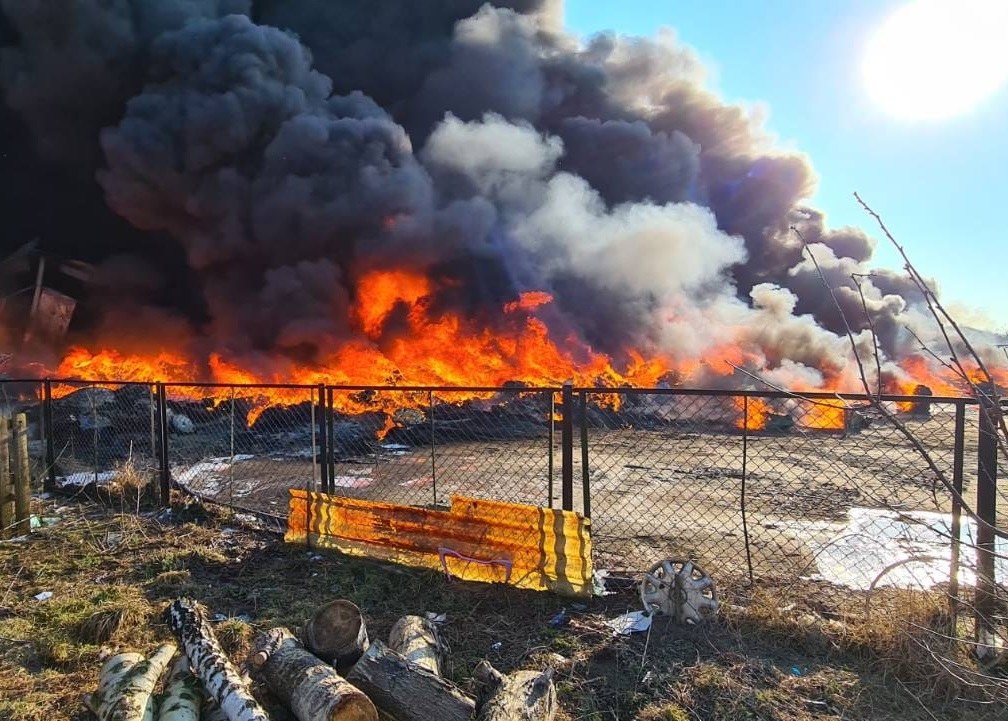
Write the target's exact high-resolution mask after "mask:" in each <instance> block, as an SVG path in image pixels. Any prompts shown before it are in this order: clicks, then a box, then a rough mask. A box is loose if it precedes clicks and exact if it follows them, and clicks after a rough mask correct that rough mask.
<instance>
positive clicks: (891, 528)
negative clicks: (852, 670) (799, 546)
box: [780, 508, 1008, 590]
mask: <svg viewBox="0 0 1008 721" xmlns="http://www.w3.org/2000/svg"><path fill="white" fill-rule="evenodd" d="M780 525H781V526H782V527H787V528H789V529H790V530H791V531H793V532H794V533H795V535H796V536H798V537H799V538H804V539H805V541H806V543H807V544H808V546H809V549H810V550H811V552H812V554H813V556H814V557H815V563H816V569H815V573H814V574H813V575H812V577H813V578H816V579H821V580H825V581H830V582H831V583H836V584H839V585H843V586H848V587H850V588H854V589H858V590H868V589H869V588H870V587H871V586H872V583H873V582H874V584H875V587H876V588H879V587H882V586H891V587H895V588H922V587H923V588H928V587H931V586H934V585H936V584H939V583H945V582H947V581H948V579H949V564H950V562H951V552H952V551H951V538H952V516H951V514H947V513H936V512H932V511H890V510H883V509H875V508H851V509H850V510H849V511H848V516H847V522H846V523H841V524H836V523H833V524H823V523H815V522H801V521H798V522H794V523H787V524H785V523H781V524H780ZM959 537H960V539H961V541H962V546H961V550H960V569H959V582H960V583H961V584H963V585H972V584H973V583H975V581H976V574H975V567H976V560H975V559H976V551H975V549H974V546H975V544H976V524H975V523H974V522H973V521H972V520H969V519H967V518H965V517H964V518H963V520H962V528H961V529H960V534H959ZM995 550H996V557H995V561H994V563H995V577H996V578H997V580H998V581H999V582H1001V583H1005V582H1008V539H1004V538H997V539H996V540H995Z"/></svg>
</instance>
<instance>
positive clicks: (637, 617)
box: [606, 611, 651, 636]
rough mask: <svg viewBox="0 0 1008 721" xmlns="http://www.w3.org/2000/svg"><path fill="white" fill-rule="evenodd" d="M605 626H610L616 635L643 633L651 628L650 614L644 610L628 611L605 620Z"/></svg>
mask: <svg viewBox="0 0 1008 721" xmlns="http://www.w3.org/2000/svg"><path fill="white" fill-rule="evenodd" d="M606 626H608V627H609V628H611V629H612V630H613V631H614V632H615V634H616V635H617V636H629V635H630V634H632V633H643V632H644V631H647V630H648V629H649V628H651V614H649V613H646V612H644V611H628V612H627V613H624V614H623V615H621V616H617V617H616V618H611V619H609V620H608V621H606Z"/></svg>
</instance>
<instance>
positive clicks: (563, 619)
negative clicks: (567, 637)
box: [549, 608, 570, 628]
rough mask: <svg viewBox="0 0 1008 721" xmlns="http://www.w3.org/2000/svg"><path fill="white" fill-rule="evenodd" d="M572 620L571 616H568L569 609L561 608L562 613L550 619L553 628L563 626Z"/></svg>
mask: <svg viewBox="0 0 1008 721" xmlns="http://www.w3.org/2000/svg"><path fill="white" fill-rule="evenodd" d="M569 622H570V618H569V617H568V616H567V609H566V608H561V609H560V613H558V614H557V615H556V616H554V617H553V618H551V619H550V620H549V625H550V627H551V628H563V627H564V626H566V625H567V624H568V623H569Z"/></svg>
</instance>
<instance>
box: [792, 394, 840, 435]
mask: <svg viewBox="0 0 1008 721" xmlns="http://www.w3.org/2000/svg"><path fill="white" fill-rule="evenodd" d="M801 423H802V425H803V426H805V427H806V428H816V429H819V430H824V431H842V430H844V429H845V428H846V427H847V409H846V406H845V404H844V403H843V402H842V401H816V402H815V404H813V405H811V406H809V408H808V410H806V411H805V414H804V415H803V416H802V419H801Z"/></svg>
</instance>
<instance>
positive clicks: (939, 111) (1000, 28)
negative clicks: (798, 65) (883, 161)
mask: <svg viewBox="0 0 1008 721" xmlns="http://www.w3.org/2000/svg"><path fill="white" fill-rule="evenodd" d="M1006 32H1008V0H957V1H955V0H914V1H913V2H910V3H907V4H905V5H902V6H901V7H899V8H898V9H897V10H896V11H895V12H893V13H892V14H891V15H890V16H889V17H888V18H886V19H885V21H883V23H882V25H880V26H879V28H878V29H877V30H876V31H875V33H874V35H873V36H872V37H871V38H870V40H869V42H868V46H867V48H866V50H865V55H864V65H863V71H864V80H865V84H866V87H867V90H868V94H869V95H870V96H871V98H872V100H873V101H874V102H875V103H876V104H877V105H878V106H879V107H880V108H881V109H882V110H883V111H885V112H886V113H888V114H889V115H891V116H893V117H896V118H900V119H906V120H943V119H946V118H950V117H953V116H956V115H961V114H963V113H967V112H969V111H970V110H972V109H973V108H975V107H977V106H978V105H979V104H981V103H982V102H983V101H984V100H986V99H987V98H989V97H990V96H992V95H994V94H995V93H996V92H997V91H998V90H999V89H1000V88H1001V87H1002V86H1004V85H1005V84H1006V83H1008V42H1005V33H1006Z"/></svg>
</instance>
